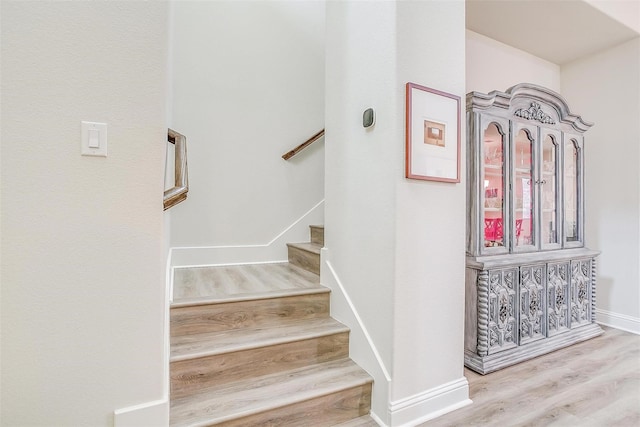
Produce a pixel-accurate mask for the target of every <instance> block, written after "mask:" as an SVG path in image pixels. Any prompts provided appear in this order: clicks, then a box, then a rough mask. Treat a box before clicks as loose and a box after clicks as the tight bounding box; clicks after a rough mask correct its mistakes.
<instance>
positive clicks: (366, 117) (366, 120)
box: [362, 108, 376, 128]
mask: <svg viewBox="0 0 640 427" xmlns="http://www.w3.org/2000/svg"><path fill="white" fill-rule="evenodd" d="M375 124H376V112H375V111H373V108H367V109H366V110H364V113H362V126H364V127H366V128H368V127H371V126H373V125H375Z"/></svg>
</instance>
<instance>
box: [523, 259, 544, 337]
mask: <svg viewBox="0 0 640 427" xmlns="http://www.w3.org/2000/svg"><path fill="white" fill-rule="evenodd" d="M544 279H545V265H544V264H540V265H527V266H522V267H520V295H519V299H520V306H519V309H520V318H519V328H518V331H519V332H520V344H526V343H528V342H531V341H536V340H539V339H541V338H545V337H546V322H545V314H544V311H545V306H546V302H545V292H544Z"/></svg>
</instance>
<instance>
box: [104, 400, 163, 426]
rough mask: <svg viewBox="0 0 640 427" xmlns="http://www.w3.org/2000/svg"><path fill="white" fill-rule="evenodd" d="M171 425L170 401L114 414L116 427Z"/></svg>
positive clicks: (155, 401) (156, 402)
mask: <svg viewBox="0 0 640 427" xmlns="http://www.w3.org/2000/svg"><path fill="white" fill-rule="evenodd" d="M168 425H169V399H166V398H165V399H162V400H154V401H153V402H147V403H142V404H140V405H134V406H129V407H126V408H122V409H116V410H115V411H114V412H113V426H114V427H148V426H158V427H161V426H168Z"/></svg>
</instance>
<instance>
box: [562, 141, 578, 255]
mask: <svg viewBox="0 0 640 427" xmlns="http://www.w3.org/2000/svg"><path fill="white" fill-rule="evenodd" d="M581 162H582V152H581V149H580V144H579V142H578V138H577V137H573V136H569V135H567V136H565V141H564V176H563V179H564V246H566V247H576V246H581V241H582V229H581V227H582V224H581V221H582V219H581V216H580V209H581V202H580V198H581V193H580V192H581V189H580V186H581V179H580V176H581V173H582V171H581V167H580V165H581Z"/></svg>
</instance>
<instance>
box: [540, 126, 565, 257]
mask: <svg viewBox="0 0 640 427" xmlns="http://www.w3.org/2000/svg"><path fill="white" fill-rule="evenodd" d="M560 142H561V139H560V133H559V132H551V131H547V130H544V129H543V130H542V147H541V148H542V150H541V162H540V175H539V176H540V181H539V184H540V205H541V213H540V244H541V246H542V249H557V248H559V247H560V231H559V230H560V228H559V226H558V225H559V220H558V218H559V213H560V212H559V209H558V204H559V203H558V202H559V190H560V188H559V180H558V171H559V170H560Z"/></svg>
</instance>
